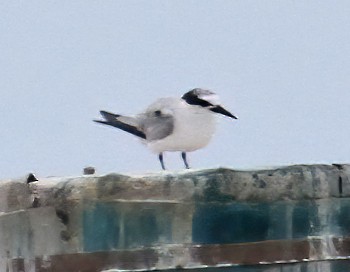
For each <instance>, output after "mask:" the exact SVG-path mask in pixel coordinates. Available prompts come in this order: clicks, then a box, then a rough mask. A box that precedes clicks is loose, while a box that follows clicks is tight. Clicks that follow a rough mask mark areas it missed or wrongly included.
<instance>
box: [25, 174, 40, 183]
mask: <svg viewBox="0 0 350 272" xmlns="http://www.w3.org/2000/svg"><path fill="white" fill-rule="evenodd" d="M35 181H38V179H37V178H36V176H34V174H33V173H29V175H28V177H27V184H29V183H31V182H35Z"/></svg>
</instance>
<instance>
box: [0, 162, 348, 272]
mask: <svg viewBox="0 0 350 272" xmlns="http://www.w3.org/2000/svg"><path fill="white" fill-rule="evenodd" d="M349 196H350V165H338V164H337V165H295V166H289V167H283V168H278V169H269V170H259V171H234V170H231V169H223V168H219V169H208V170H198V171H194V170H189V171H182V172H179V173H172V172H164V173H159V174H150V175H144V176H126V175H120V174H109V175H104V176H81V177H68V178H41V179H39V181H38V182H32V183H29V184H27V183H26V179H25V178H23V179H18V180H11V181H3V182H1V183H0V252H1V256H0V257H1V259H0V271H13V272H16V271H72V272H74V271H86V272H89V271H102V270H107V269H124V270H130V271H133V270H135V269H138V270H150V269H163V270H165V269H175V268H179V267H182V268H196V267H197V268H198V269H201V268H202V267H204V266H207V267H213V268H215V267H222V266H237V265H239V266H240V267H241V268H242V269H245V268H247V267H248V266H249V265H261V264H265V268H266V270H259V271H269V270H268V269H270V268H271V267H272V266H270V265H274V266H275V265H277V264H280V265H283V264H288V263H292V262H295V263H304V262H309V261H320V262H321V261H323V264H324V265H326V266H327V267H328V266H334V265H333V264H334V260H337V259H345V260H346V259H347V258H348V256H350V252H349V251H350V250H349V249H350V246H349V244H350V243H349V242H348V240H349V237H350V236H349V232H350V199H349ZM253 253H254V254H253ZM130 260H131V261H130ZM330 260H333V263H331V264H330V263H329V261H330ZM59 267H60V268H59ZM244 267H245V268H244ZM62 269H63V270H62ZM247 269H248V268H247ZM259 269H260V268H259ZM271 269H274V268H271ZM298 269H299V270H295V271H300V266H299V268H298ZM237 271H240V270H237ZM242 271H243V270H242ZM244 271H246V270H244ZM271 271H272V270H271ZM274 271H275V270H274ZM290 271H294V270H290Z"/></svg>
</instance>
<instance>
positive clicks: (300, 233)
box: [290, 201, 322, 239]
mask: <svg viewBox="0 0 350 272" xmlns="http://www.w3.org/2000/svg"><path fill="white" fill-rule="evenodd" d="M290 223H292V234H293V235H292V237H293V238H296V239H297V238H304V237H307V236H313V235H318V234H320V233H321V232H322V229H321V225H320V219H319V214H318V206H317V203H316V202H315V201H301V202H297V203H296V204H295V205H294V207H293V214H292V222H290Z"/></svg>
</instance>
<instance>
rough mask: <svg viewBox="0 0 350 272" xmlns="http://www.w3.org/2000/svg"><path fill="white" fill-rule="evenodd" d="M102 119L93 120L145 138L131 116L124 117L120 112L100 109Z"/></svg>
mask: <svg viewBox="0 0 350 272" xmlns="http://www.w3.org/2000/svg"><path fill="white" fill-rule="evenodd" d="M100 113H101V115H102V117H103V118H104V120H93V121H94V122H96V123H100V124H104V125H108V126H112V127H116V128H119V129H121V130H124V131H126V132H129V133H131V134H133V135H135V136H138V137H140V138H142V139H146V135H145V134H144V133H143V132H142V130H141V129H140V128H139V127H138V126H137V124H136V121H135V120H134V118H132V117H124V116H122V115H120V114H114V113H111V112H107V111H100Z"/></svg>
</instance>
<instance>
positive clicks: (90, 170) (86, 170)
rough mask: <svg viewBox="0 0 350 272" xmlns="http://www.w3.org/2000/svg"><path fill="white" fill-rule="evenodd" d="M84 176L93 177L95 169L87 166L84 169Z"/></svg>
mask: <svg viewBox="0 0 350 272" xmlns="http://www.w3.org/2000/svg"><path fill="white" fill-rule="evenodd" d="M83 173H84V175H93V174H95V168H94V167H92V166H88V167H85V168H84V172H83Z"/></svg>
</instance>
